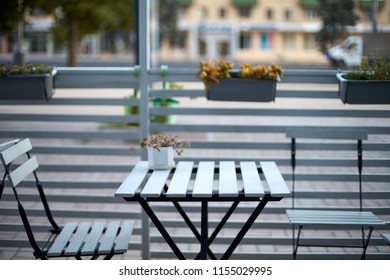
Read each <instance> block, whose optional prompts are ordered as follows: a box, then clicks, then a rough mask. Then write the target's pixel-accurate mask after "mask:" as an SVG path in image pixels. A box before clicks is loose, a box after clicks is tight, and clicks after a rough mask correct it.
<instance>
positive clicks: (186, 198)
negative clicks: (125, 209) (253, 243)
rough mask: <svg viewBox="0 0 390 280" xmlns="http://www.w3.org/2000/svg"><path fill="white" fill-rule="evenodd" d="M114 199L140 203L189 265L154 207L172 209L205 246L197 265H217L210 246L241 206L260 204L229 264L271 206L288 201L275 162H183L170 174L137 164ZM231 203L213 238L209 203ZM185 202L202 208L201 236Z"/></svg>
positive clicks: (239, 237) (229, 250) (231, 248)
mask: <svg viewBox="0 0 390 280" xmlns="http://www.w3.org/2000/svg"><path fill="white" fill-rule="evenodd" d="M115 196H116V197H122V198H124V199H125V200H126V201H133V202H134V201H135V202H138V203H140V205H141V206H142V208H143V209H144V211H145V212H146V213H147V215H148V216H149V218H150V219H151V221H152V222H153V223H154V225H155V226H156V228H157V229H158V230H159V231H160V233H161V234H162V236H163V237H164V239H165V240H166V242H167V243H168V245H169V246H170V247H171V249H172V250H173V252H174V253H175V254H176V256H177V257H178V258H179V259H185V256H184V255H183V253H182V252H181V251H180V249H179V248H178V246H177V245H176V244H175V242H174V241H173V240H172V238H171V236H170V235H169V233H168V231H167V230H166V229H165V228H164V226H163V225H162V223H161V222H160V220H159V219H158V217H157V214H158V213H155V212H154V211H153V209H152V208H151V207H150V205H149V204H150V203H151V202H167V203H173V204H174V205H175V207H176V209H177V210H178V212H179V213H180V214H181V216H182V217H183V219H184V220H185V222H186V223H187V225H188V226H189V228H190V229H191V231H192V232H193V233H194V235H195V237H196V238H197V239H198V240H199V242H200V244H201V250H200V253H199V255H198V256H197V257H196V258H197V259H207V258H208V257H210V258H211V259H216V256H215V255H214V254H213V252H212V251H211V250H210V248H209V246H210V244H211V243H212V242H213V241H214V239H215V238H216V237H217V235H218V233H219V231H220V230H221V229H222V228H223V226H224V224H225V223H226V221H227V220H228V219H229V217H230V216H231V215H232V214H233V213H234V211H235V209H236V208H237V206H238V204H239V203H240V202H242V201H254V202H257V204H256V205H254V208H253V212H252V213H251V215H250V217H249V218H248V220H247V221H246V222H245V223H244V225H243V227H242V228H241V229H240V231H239V233H238V234H237V236H236V237H235V239H234V240H233V241H232V243H231V244H230V245H229V247H228V248H227V250H226V252H225V253H224V255H223V256H222V259H228V258H229V257H230V256H231V254H232V253H233V252H234V250H235V248H236V247H237V246H238V244H239V243H240V242H241V240H242V238H243V237H244V236H245V234H246V233H247V231H248V230H249V229H250V227H251V226H252V224H253V223H254V222H255V220H256V219H257V217H258V216H259V214H260V213H261V212H262V210H263V209H264V207H265V206H266V205H267V203H268V202H270V201H280V200H281V199H283V197H287V196H290V190H289V189H288V187H287V185H286V183H285V181H284V179H283V177H282V175H281V174H280V171H279V169H278V167H277V165H276V164H275V162H266V161H262V162H254V161H243V162H239V163H238V164H236V163H235V162H233V161H221V162H213V161H201V162H199V163H197V164H195V163H194V162H190V161H179V162H177V165H176V167H175V168H172V169H170V170H150V169H149V167H148V162H147V161H141V162H139V163H138V164H137V165H136V166H135V167H134V168H133V170H132V171H131V172H130V174H129V175H128V176H127V178H126V179H125V180H124V181H123V183H122V184H121V185H120V186H119V188H118V189H117V191H116V192H115ZM221 201H225V202H232V205H231V206H230V208H229V209H228V211H227V212H226V214H225V215H224V217H223V218H222V220H221V222H220V224H219V225H218V226H217V227H216V228H215V229H214V231H213V233H212V234H211V235H209V232H208V214H209V213H208V203H209V202H221ZM182 202H200V203H201V232H200V233H199V232H198V230H197V229H196V227H195V226H194V225H193V223H192V221H191V219H190V218H189V217H188V216H187V215H186V213H185V211H184V210H183V208H182V207H181V205H180V203H182Z"/></svg>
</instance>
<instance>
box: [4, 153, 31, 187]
mask: <svg viewBox="0 0 390 280" xmlns="http://www.w3.org/2000/svg"><path fill="white" fill-rule="evenodd" d="M38 166H39V165H38V161H37V158H36V157H35V156H34V157H32V158H30V159H29V160H28V161H26V162H25V163H23V164H22V165H20V166H19V167H18V168H17V169H15V170H14V171H13V172H12V173H11V174H10V175H9V176H8V179H9V181H10V182H11V184H12V186H14V187H16V186H17V185H18V184H19V183H20V182H21V181H23V179H24V178H26V177H27V176H28V175H30V174H31V173H32V172H33V171H35V170H36V169H37V168H38Z"/></svg>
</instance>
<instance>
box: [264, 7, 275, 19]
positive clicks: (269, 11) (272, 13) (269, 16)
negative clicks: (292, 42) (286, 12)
mask: <svg viewBox="0 0 390 280" xmlns="http://www.w3.org/2000/svg"><path fill="white" fill-rule="evenodd" d="M265 17H266V18H267V19H268V20H272V19H273V18H274V12H273V11H272V10H271V9H268V10H267V11H266V15H265Z"/></svg>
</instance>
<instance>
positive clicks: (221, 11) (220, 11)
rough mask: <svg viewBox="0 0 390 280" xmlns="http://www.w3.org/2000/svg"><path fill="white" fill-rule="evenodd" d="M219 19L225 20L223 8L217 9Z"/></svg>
mask: <svg viewBox="0 0 390 280" xmlns="http://www.w3.org/2000/svg"><path fill="white" fill-rule="evenodd" d="M219 17H220V18H225V17H226V10H225V8H221V9H219Z"/></svg>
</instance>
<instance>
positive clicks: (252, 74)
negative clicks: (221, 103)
mask: <svg viewBox="0 0 390 280" xmlns="http://www.w3.org/2000/svg"><path fill="white" fill-rule="evenodd" d="M233 67H234V64H233V63H231V62H229V61H223V60H217V63H215V62H214V61H212V60H209V61H208V62H205V61H201V62H199V71H198V78H199V79H201V80H202V81H203V83H204V85H205V87H206V88H207V89H208V88H210V84H211V83H214V84H219V79H220V78H225V79H228V78H231V77H232V72H231V70H232V69H233ZM282 76H283V69H282V67H280V66H279V65H277V64H274V63H273V64H271V65H269V66H266V65H264V64H262V65H256V66H252V65H251V64H248V63H245V64H242V65H240V69H239V71H238V73H237V77H238V78H241V79H277V78H279V77H282Z"/></svg>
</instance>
